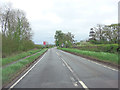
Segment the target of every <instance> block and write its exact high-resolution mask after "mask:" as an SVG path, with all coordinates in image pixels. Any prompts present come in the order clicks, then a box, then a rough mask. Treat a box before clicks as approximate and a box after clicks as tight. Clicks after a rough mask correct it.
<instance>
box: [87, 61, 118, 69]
mask: <svg viewBox="0 0 120 90" xmlns="http://www.w3.org/2000/svg"><path fill="white" fill-rule="evenodd" d="M87 61H89V62H92V63H95V64H97V65H100V66H103V67H105V68H108V69H111V70H113V71H118V70H117V69H114V68H111V67H108V66H105V65H103V64H100V63H97V62H95V61H91V60H87Z"/></svg>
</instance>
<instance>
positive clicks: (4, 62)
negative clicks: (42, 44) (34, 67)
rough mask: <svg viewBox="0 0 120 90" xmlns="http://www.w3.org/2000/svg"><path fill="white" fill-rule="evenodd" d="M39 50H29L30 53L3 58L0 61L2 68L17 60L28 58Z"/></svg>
mask: <svg viewBox="0 0 120 90" xmlns="http://www.w3.org/2000/svg"><path fill="white" fill-rule="evenodd" d="M40 50H41V49H34V50H30V51H27V52H23V53H20V54H18V55H15V56H12V57H8V58H3V59H2V66H4V65H7V64H9V63H12V62H15V61H17V60H19V59H22V58H24V57H26V56H29V55H32V54H34V53H37V52H39V51H40Z"/></svg>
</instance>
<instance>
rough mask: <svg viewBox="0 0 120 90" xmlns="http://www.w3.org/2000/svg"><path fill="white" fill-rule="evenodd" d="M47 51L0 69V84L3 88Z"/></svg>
mask: <svg viewBox="0 0 120 90" xmlns="http://www.w3.org/2000/svg"><path fill="white" fill-rule="evenodd" d="M46 50H47V49H43V50H41V51H40V52H39V53H37V54H36V55H34V56H30V57H28V58H26V59H23V60H22V61H19V62H17V63H15V64H12V65H10V66H8V67H5V68H3V69H2V84H3V86H4V85H5V84H7V83H9V82H10V81H12V80H13V79H14V78H15V76H16V75H18V74H20V72H21V71H23V70H24V69H25V68H26V67H27V66H29V65H30V64H31V63H32V62H34V61H35V59H37V58H38V57H39V56H41V55H42V54H43V53H44V52H45V51H46Z"/></svg>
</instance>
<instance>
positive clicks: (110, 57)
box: [58, 48, 118, 65]
mask: <svg viewBox="0 0 120 90" xmlns="http://www.w3.org/2000/svg"><path fill="white" fill-rule="evenodd" d="M58 49H61V50H64V51H68V52H72V53H76V54H80V55H85V56H90V57H92V58H95V59H98V60H101V61H106V62H110V63H113V64H117V65H118V54H113V53H106V52H94V51H84V50H78V49H72V48H58Z"/></svg>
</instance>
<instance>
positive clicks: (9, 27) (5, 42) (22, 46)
mask: <svg viewBox="0 0 120 90" xmlns="http://www.w3.org/2000/svg"><path fill="white" fill-rule="evenodd" d="M0 26H1V31H2V33H1V34H2V56H3V57H5V56H6V55H9V54H11V53H13V52H14V53H15V52H18V51H26V50H29V49H33V48H34V43H33V42H32V40H31V37H32V32H31V30H32V29H31V27H30V23H29V21H28V19H27V18H26V16H25V13H24V12H23V11H22V10H19V9H13V8H11V7H4V8H2V9H1V10H0Z"/></svg>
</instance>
